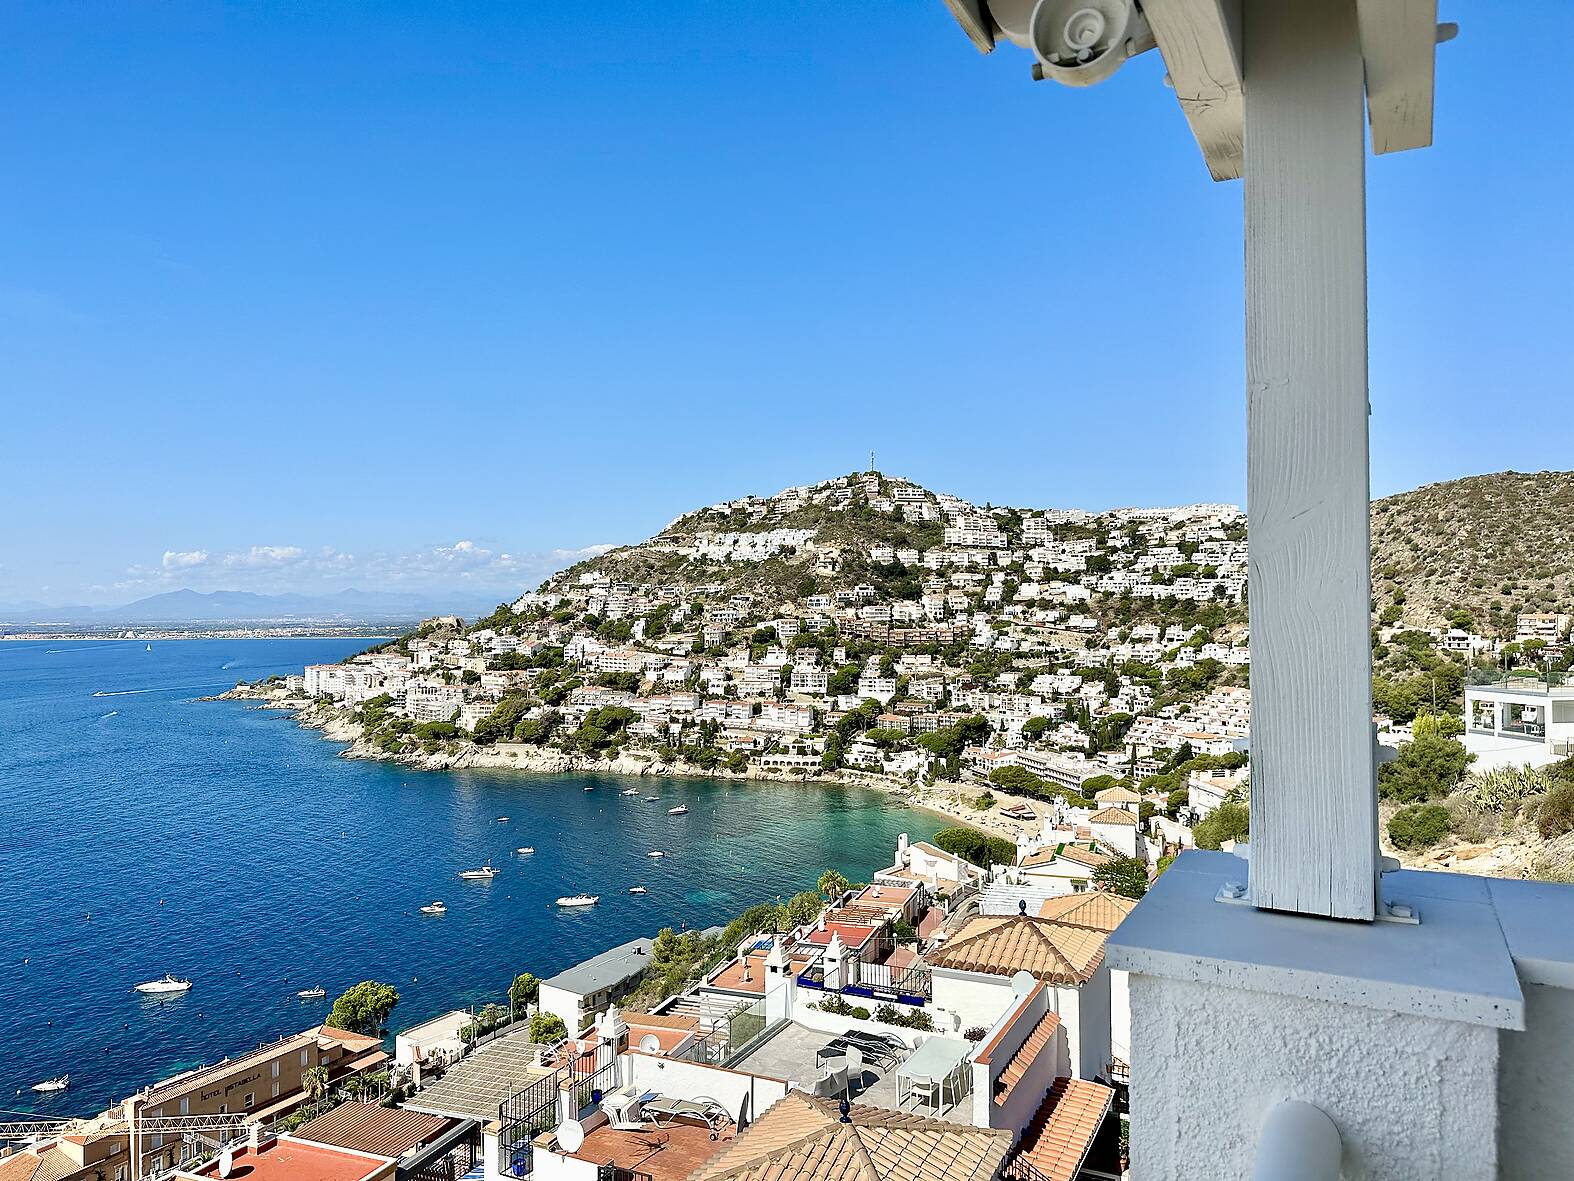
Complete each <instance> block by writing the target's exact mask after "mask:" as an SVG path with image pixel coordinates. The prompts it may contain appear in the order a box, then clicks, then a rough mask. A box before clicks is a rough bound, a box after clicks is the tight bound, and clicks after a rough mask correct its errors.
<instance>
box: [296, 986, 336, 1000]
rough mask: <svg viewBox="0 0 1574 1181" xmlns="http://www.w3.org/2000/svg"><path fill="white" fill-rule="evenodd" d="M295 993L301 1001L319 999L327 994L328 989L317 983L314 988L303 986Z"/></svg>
mask: <svg viewBox="0 0 1574 1181" xmlns="http://www.w3.org/2000/svg"><path fill="white" fill-rule="evenodd" d="M295 995H296V996H298V997H300V998H301V1000H303V1001H320V1000H321V999H322V998H323V997H325V996H327V995H328V991H327V989H325V988H323V986H322V985H320V984H319V985H318V986H317V987H316V988H303V989H301V990H300V991H299V992H297V993H296V994H295Z"/></svg>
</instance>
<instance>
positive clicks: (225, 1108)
mask: <svg viewBox="0 0 1574 1181" xmlns="http://www.w3.org/2000/svg"><path fill="white" fill-rule="evenodd" d="M229 1113H230V1105H229V1104H228V1103H220V1104H219V1114H220V1115H228V1114H229Z"/></svg>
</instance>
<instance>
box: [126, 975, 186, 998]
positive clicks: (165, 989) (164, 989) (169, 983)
mask: <svg viewBox="0 0 1574 1181" xmlns="http://www.w3.org/2000/svg"><path fill="white" fill-rule="evenodd" d="M190 988H191V981H190V980H185V979H182V978H180V977H178V976H170V975H168V974H166V975H165V976H164V978H163V979H161V980H144V981H143V982H142V983H141V984H138V985H137V986H136V990H137V991H138V992H143V993H150V994H154V995H162V994H164V993H174V992H186V991H187V990H188V989H190Z"/></svg>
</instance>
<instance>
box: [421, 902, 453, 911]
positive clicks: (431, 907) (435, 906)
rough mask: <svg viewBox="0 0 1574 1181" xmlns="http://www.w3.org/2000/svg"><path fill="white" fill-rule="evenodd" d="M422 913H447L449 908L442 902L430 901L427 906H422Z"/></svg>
mask: <svg viewBox="0 0 1574 1181" xmlns="http://www.w3.org/2000/svg"><path fill="white" fill-rule="evenodd" d="M421 913H422V914H447V913H448V908H447V907H446V906H444V905H443V904H442V903H441V902H428V903H427V904H426V905H425V906H423V907H421Z"/></svg>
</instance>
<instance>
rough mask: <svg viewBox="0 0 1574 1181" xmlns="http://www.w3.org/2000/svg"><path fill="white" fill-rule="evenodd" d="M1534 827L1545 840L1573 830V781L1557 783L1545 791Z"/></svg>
mask: <svg viewBox="0 0 1574 1181" xmlns="http://www.w3.org/2000/svg"><path fill="white" fill-rule="evenodd" d="M1536 828H1537V830H1538V831H1540V833H1541V835H1542V837H1543V838H1545V839H1547V840H1551V839H1552V838H1553V837H1560V836H1562V835H1563V834H1564V833H1566V832H1571V831H1574V783H1559V784H1558V785H1557V786H1556V787H1554V788H1553V789H1552V790H1551V791H1549V792H1548V793H1547V798H1546V799H1544V800H1542V801H1541V813H1540V814H1539V815H1538V816H1537V817H1536Z"/></svg>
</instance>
